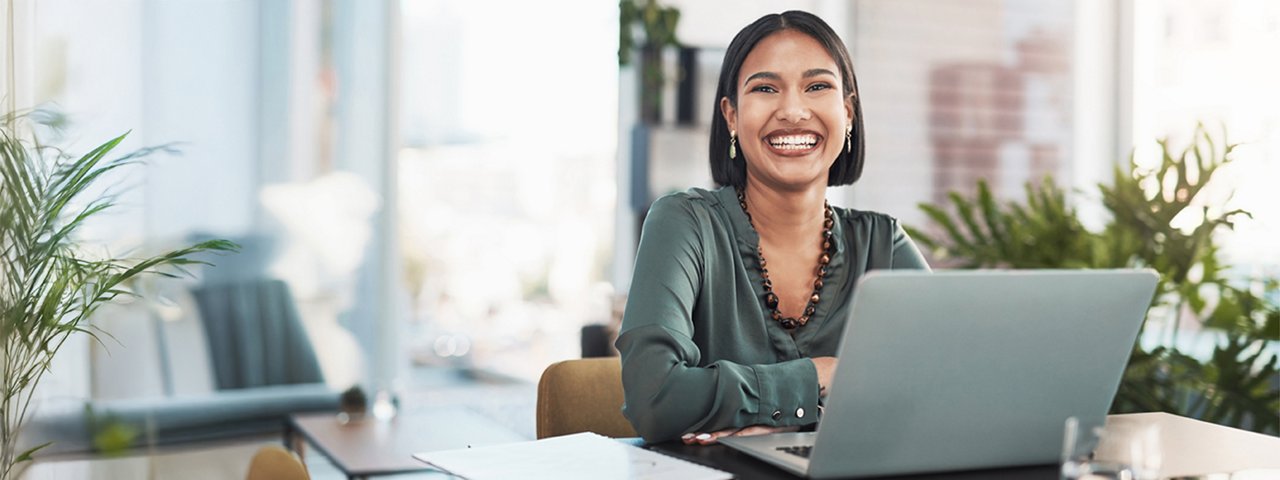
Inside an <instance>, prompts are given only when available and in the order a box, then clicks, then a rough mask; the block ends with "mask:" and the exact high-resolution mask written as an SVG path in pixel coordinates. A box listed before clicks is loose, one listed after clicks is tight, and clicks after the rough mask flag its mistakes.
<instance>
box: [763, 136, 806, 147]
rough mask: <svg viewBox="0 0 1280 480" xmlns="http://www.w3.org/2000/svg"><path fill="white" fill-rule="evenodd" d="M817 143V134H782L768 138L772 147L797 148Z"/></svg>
mask: <svg viewBox="0 0 1280 480" xmlns="http://www.w3.org/2000/svg"><path fill="white" fill-rule="evenodd" d="M817 143H818V136H817V135H783V136H778V137H772V138H770V139H769V144H770V145H772V146H773V147H774V148H781V149H787V150H798V149H802V148H809V147H812V146H814V145H816V144H817Z"/></svg>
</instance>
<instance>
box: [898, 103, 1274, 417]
mask: <svg viewBox="0 0 1280 480" xmlns="http://www.w3.org/2000/svg"><path fill="white" fill-rule="evenodd" d="M1225 137H1226V134H1225V132H1224V133H1223V134H1222V139H1221V140H1220V141H1216V142H1215V140H1214V139H1213V138H1212V136H1210V135H1209V134H1208V133H1207V132H1206V131H1205V129H1204V127H1203V126H1202V125H1198V126H1197V127H1196V129H1195V131H1194V133H1193V135H1192V138H1193V140H1192V141H1191V143H1190V144H1189V145H1188V146H1186V147H1185V148H1182V149H1176V148H1173V147H1171V146H1170V145H1169V143H1168V141H1167V140H1163V141H1160V142H1159V146H1160V157H1161V158H1160V163H1159V165H1157V166H1155V167H1152V168H1145V167H1142V166H1141V165H1139V163H1138V162H1136V161H1135V159H1134V157H1133V155H1132V154H1131V155H1130V158H1129V162H1128V164H1127V165H1126V166H1125V167H1124V168H1121V167H1116V169H1115V172H1114V176H1113V180H1112V183H1111V185H1109V186H1107V185H1099V186H1098V192H1099V195H1100V198H1101V202H1102V204H1103V206H1104V207H1105V208H1106V210H1107V211H1108V212H1109V213H1110V215H1111V219H1110V220H1109V222H1108V223H1107V225H1106V226H1105V228H1103V229H1102V230H1101V231H1090V230H1088V229H1086V228H1085V227H1084V226H1083V223H1082V222H1081V221H1080V219H1079V217H1078V216H1077V214H1076V211H1075V209H1073V208H1071V207H1070V205H1069V204H1068V203H1067V200H1066V195H1065V193H1064V191H1063V189H1061V188H1059V187H1058V186H1057V185H1055V184H1054V182H1053V180H1052V179H1051V178H1046V179H1045V181H1044V182H1043V183H1042V184H1041V185H1040V186H1039V188H1033V187H1032V186H1031V185H1030V184H1028V185H1027V187H1026V200H1025V201H1024V202H1023V203H1013V202H1007V203H1001V202H997V201H996V200H995V199H994V197H993V195H992V194H991V190H990V189H989V188H988V187H987V185H986V184H985V183H983V182H980V183H979V184H978V193H977V195H976V197H974V198H965V197H963V196H961V195H959V194H957V193H954V192H953V193H951V194H950V196H949V199H950V203H951V208H950V209H948V208H946V207H945V206H941V205H930V204H921V205H920V208H921V209H922V210H923V211H924V212H925V214H926V215H927V216H928V217H929V218H930V219H931V220H932V221H933V222H934V223H935V224H936V226H937V228H936V229H935V231H936V232H938V233H936V234H930V233H927V232H925V231H923V230H921V229H916V228H910V227H908V231H909V233H910V234H911V235H912V236H913V237H915V238H916V239H917V240H918V241H919V242H920V243H921V245H923V246H924V247H925V248H926V249H928V250H929V251H931V252H932V254H933V255H934V256H935V257H936V258H938V259H942V260H944V261H950V262H956V263H957V264H958V265H959V266H961V267H972V268H978V267H995V268H1124V267H1149V268H1152V269H1155V270H1156V271H1157V272H1159V274H1160V282H1159V286H1158V287H1157V290H1156V296H1155V299H1154V301H1153V302H1152V306H1151V308H1150V310H1149V311H1148V314H1147V322H1146V323H1145V324H1144V326H1143V335H1142V337H1140V338H1148V339H1157V340H1158V341H1156V342H1146V343H1147V346H1144V345H1143V343H1144V342H1139V343H1138V344H1137V345H1135V346H1134V350H1133V354H1132V356H1131V357H1130V360H1129V365H1128V367H1127V368H1126V370H1125V373H1124V377H1123V379H1122V381H1121V385H1120V389H1119V392H1118V393H1117V394H1116V399H1115V403H1114V404H1113V405H1112V412H1113V413H1127V412H1146V411H1165V412H1169V413H1174V414H1178V415H1183V416H1188V417H1193V418H1200V419H1203V420H1206V421H1211V422H1215V423H1220V424H1224V425H1229V426H1233V427H1237V428H1245V429H1250V430H1254V431H1258V432H1263V433H1269V434H1272V435H1276V434H1280V385H1277V384H1276V382H1275V379H1277V378H1280V369H1277V362H1278V361H1280V359H1278V358H1277V353H1276V352H1277V350H1278V349H1277V348H1276V342H1278V341H1280V280H1278V279H1276V278H1254V279H1246V280H1244V281H1240V280H1234V279H1230V278H1228V277H1227V276H1225V275H1224V272H1225V271H1226V268H1227V267H1226V266H1225V265H1223V263H1222V260H1221V258H1220V254H1219V250H1218V245H1217V243H1216V239H1215V236H1214V234H1215V233H1216V232H1218V231H1220V230H1222V229H1231V228H1233V227H1234V225H1235V224H1236V222H1238V221H1239V220H1240V219H1243V218H1251V215H1250V214H1249V213H1248V212H1245V211H1243V210H1229V211H1223V210H1222V209H1216V208H1211V207H1210V206H1209V205H1210V203H1209V202H1208V201H1207V200H1206V199H1205V198H1204V193H1205V190H1204V188H1205V186H1206V185H1207V184H1209V183H1210V182H1211V181H1212V179H1213V178H1214V174H1215V173H1216V172H1217V171H1218V169H1219V168H1221V167H1222V166H1224V165H1227V164H1228V163H1230V161H1231V153H1232V151H1233V150H1235V148H1236V145H1233V144H1228V143H1226V141H1225ZM1175 218H1180V219H1182V220H1180V221H1179V222H1174V219H1175ZM1187 219H1190V220H1191V221H1190V222H1188V221H1185V220H1187ZM1190 327H1196V328H1197V329H1199V330H1203V331H1206V332H1209V333H1210V335H1208V336H1207V337H1209V339H1210V340H1212V341H1213V349H1212V352H1211V353H1210V354H1209V355H1208V356H1207V357H1206V356H1203V355H1201V356H1196V355H1192V354H1191V353H1188V352H1187V351H1184V350H1183V349H1185V348H1186V347H1185V346H1181V344H1180V343H1179V341H1178V339H1179V336H1180V335H1184V336H1185V332H1186V330H1187V329H1189V328H1190ZM1151 328H1160V329H1161V330H1159V331H1156V332H1150V331H1148V330H1149V329H1151Z"/></svg>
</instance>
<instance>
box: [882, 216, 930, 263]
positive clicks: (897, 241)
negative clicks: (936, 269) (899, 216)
mask: <svg viewBox="0 0 1280 480" xmlns="http://www.w3.org/2000/svg"><path fill="white" fill-rule="evenodd" d="M891 268H894V269H898V268H905V269H918V270H932V269H931V268H929V262H927V261H925V259H924V255H923V254H921V253H920V249H919V248H917V247H916V243H915V242H913V241H911V237H910V236H908V235H907V232H906V230H903V229H902V225H900V224H899V223H898V221H897V220H896V219H895V220H893V264H892V267H891Z"/></svg>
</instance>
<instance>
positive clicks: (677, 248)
mask: <svg viewBox="0 0 1280 480" xmlns="http://www.w3.org/2000/svg"><path fill="white" fill-rule="evenodd" d="M832 209H833V210H834V211H835V217H836V222H835V225H834V227H833V228H832V230H833V231H832V233H833V234H834V237H835V238H836V239H837V242H836V253H835V255H834V256H833V257H832V258H831V263H830V264H829V267H828V271H829V273H828V276H827V279H826V282H825V286H824V287H823V289H822V301H821V302H820V303H819V304H818V306H817V311H816V312H815V314H814V315H813V317H812V318H811V319H810V320H809V323H808V324H807V325H805V326H803V327H800V328H799V329H797V330H796V331H795V336H794V338H793V337H792V335H790V334H788V332H787V330H785V329H783V328H782V326H781V325H779V324H778V322H776V321H773V320H771V319H769V318H768V316H767V315H766V313H765V312H766V307H765V305H764V296H763V295H764V290H763V288H762V287H761V286H760V285H761V278H760V265H759V260H758V258H757V256H756V247H757V245H758V242H759V237H758V236H757V235H756V233H755V230H753V229H752V228H751V225H750V223H748V221H747V216H746V214H745V212H743V211H742V207H741V206H740V205H739V204H738V198H737V192H736V191H735V190H734V189H733V188H720V189H717V190H711V191H708V190H703V189H699V188H695V189H691V190H689V191H687V192H681V193H673V194H671V195H667V196H664V197H662V198H660V199H658V201H656V202H654V204H653V206H652V207H651V208H650V209H649V215H648V217H647V218H645V222H644V229H643V231H642V233H641V237H640V247H639V252H638V253H637V254H636V263H635V274H634V277H633V279H632V282H631V293H630V294H629V296H628V299H627V307H626V312H625V314H624V316H623V320H622V331H621V332H620V334H619V336H618V341H617V343H616V345H617V347H618V350H619V351H620V352H621V354H622V384H623V388H624V390H625V400H626V401H625V404H624V405H623V408H622V412H623V414H624V415H626V417H627V418H628V419H629V420H630V421H631V424H632V425H633V426H634V427H635V429H636V432H637V433H639V434H640V435H641V436H642V437H644V439H645V440H646V441H648V442H661V441H666V440H671V439H674V438H676V437H679V436H680V435H682V434H684V433H687V432H712V431H717V430H722V429H726V428H730V427H743V426H749V425H771V426H789V425H807V424H811V423H815V422H817V420H818V415H817V414H818V375H817V371H816V370H815V369H814V366H813V362H810V361H809V360H807V358H808V357H819V356H832V355H835V354H836V349H837V347H838V346H839V343H840V334H841V332H842V330H843V329H844V324H845V317H846V316H847V314H848V308H849V303H850V299H851V298H852V297H853V289H854V285H855V284H856V283H857V280H858V278H859V277H861V276H862V274H863V273H865V272H866V271H867V270H873V269H880V268H915V269H928V268H929V265H928V264H927V263H926V262H925V260H924V257H923V256H921V255H920V251H919V250H918V249H917V248H916V246H915V244H914V243H912V242H911V239H910V238H909V237H907V234H906V232H904V231H903V230H902V227H900V226H899V225H898V221H897V220H896V219H894V218H893V217H890V216H888V215H884V214H880V213H874V212H863V211H858V210H851V209H846V208H839V207H832Z"/></svg>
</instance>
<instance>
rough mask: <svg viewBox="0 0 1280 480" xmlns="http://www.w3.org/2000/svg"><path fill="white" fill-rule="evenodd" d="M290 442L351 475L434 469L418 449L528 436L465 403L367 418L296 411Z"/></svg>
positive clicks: (287, 435)
mask: <svg viewBox="0 0 1280 480" xmlns="http://www.w3.org/2000/svg"><path fill="white" fill-rule="evenodd" d="M284 435H285V438H284V442H285V446H286V447H287V448H289V449H292V450H293V451H295V452H298V454H299V455H305V450H306V445H307V444H311V445H312V446H313V447H315V449H316V451H318V452H320V454H322V455H324V456H325V457H327V458H328V459H329V460H330V461H331V462H333V464H334V466H336V467H338V469H339V470H341V471H342V473H343V474H345V475H346V476H347V478H348V479H354V478H365V477H371V476H376V475H392V474H398V473H409V472H419V471H423V470H430V469H431V468H430V467H428V466H427V465H426V464H425V463H422V462H420V461H418V460H415V459H414V458H413V454H415V453H420V452H428V451H433V450H448V449H454V448H468V447H473V446H481V445H496V444H500V443H510V442H520V441H525V440H528V439H527V438H524V437H522V436H520V435H519V434H516V433H515V432H513V431H511V430H510V429H507V428H506V427H503V426H501V425H498V424H497V423H495V422H494V421H492V420H490V419H488V418H486V417H484V416H482V415H480V414H478V413H475V412H473V411H471V410H469V409H467V408H465V407H439V408H432V409H429V410H424V411H421V412H413V413H401V414H400V415H397V416H396V417H394V418H392V419H390V420H378V419H376V418H373V417H371V416H370V417H366V418H364V419H360V420H354V421H350V422H347V423H345V424H344V423H341V422H339V421H338V419H337V415H335V414H333V413H307V414H294V415H290V416H289V419H288V421H287V422H286V423H285V433H284Z"/></svg>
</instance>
